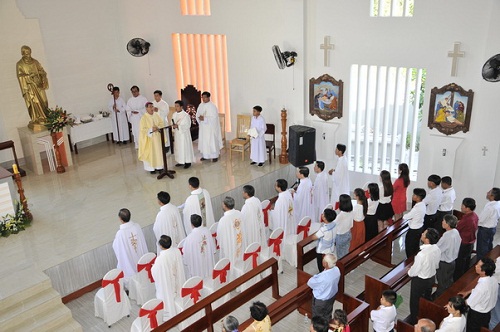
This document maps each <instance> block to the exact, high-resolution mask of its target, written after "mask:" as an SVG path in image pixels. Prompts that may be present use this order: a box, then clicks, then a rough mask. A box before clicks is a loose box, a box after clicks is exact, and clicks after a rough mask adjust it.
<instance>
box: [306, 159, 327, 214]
mask: <svg viewBox="0 0 500 332" xmlns="http://www.w3.org/2000/svg"><path fill="white" fill-rule="evenodd" d="M314 173H316V179H314V185H313V207H314V216H311V217H312V218H313V219H312V221H313V222H317V223H320V222H321V213H323V210H324V209H325V208H326V206H327V205H328V204H330V192H329V188H328V173H327V171H325V163H324V162H322V161H316V164H314ZM299 221H300V220H299Z"/></svg>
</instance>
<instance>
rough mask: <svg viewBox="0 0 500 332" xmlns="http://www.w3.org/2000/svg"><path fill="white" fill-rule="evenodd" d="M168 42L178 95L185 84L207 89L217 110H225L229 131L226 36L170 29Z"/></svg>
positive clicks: (229, 129) (227, 129)
mask: <svg viewBox="0 0 500 332" xmlns="http://www.w3.org/2000/svg"><path fill="white" fill-rule="evenodd" d="M172 46H173V52H174V66H175V77H176V82H177V91H178V92H179V97H180V91H181V89H183V88H184V87H185V86H186V85H188V84H192V85H194V86H195V87H196V88H197V89H198V90H201V91H209V92H210V93H211V95H212V96H211V100H212V101H213V102H214V104H216V105H217V108H218V109H219V113H222V114H225V117H226V131H227V132H229V131H231V121H229V120H228V119H230V116H231V113H230V107H229V79H228V71H227V48H226V36H225V35H205V34H186V33H174V34H172Z"/></svg>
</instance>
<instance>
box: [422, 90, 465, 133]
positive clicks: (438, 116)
mask: <svg viewBox="0 0 500 332" xmlns="http://www.w3.org/2000/svg"><path fill="white" fill-rule="evenodd" d="M473 99H474V92H473V91H472V90H469V91H465V90H464V89H463V88H462V87H461V86H459V85H456V84H455V83H451V84H448V85H445V86H443V87H442V88H439V89H438V88H437V87H436V88H433V89H432V90H431V100H430V102H429V124H428V126H429V128H431V129H432V128H436V129H437V130H438V131H440V132H441V133H443V134H446V135H451V134H456V133H458V132H459V131H463V132H464V133H466V132H468V131H469V127H470V119H471V115H472V101H473Z"/></svg>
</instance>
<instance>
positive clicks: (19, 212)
mask: <svg viewBox="0 0 500 332" xmlns="http://www.w3.org/2000/svg"><path fill="white" fill-rule="evenodd" d="M15 205H16V209H15V213H14V215H11V214H7V215H5V216H3V217H0V234H1V235H2V236H4V237H8V236H9V235H10V234H17V233H19V232H20V231H24V229H25V228H26V227H28V226H30V224H31V221H30V219H29V218H28V216H27V215H26V213H25V211H24V210H23V206H22V205H21V203H19V202H16V203H15Z"/></svg>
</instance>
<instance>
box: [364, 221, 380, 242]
mask: <svg viewBox="0 0 500 332" xmlns="http://www.w3.org/2000/svg"><path fill="white" fill-rule="evenodd" d="M377 234H378V222H377V217H376V216H374V215H367V216H366V217H365V242H368V241H370V240H371V239H373V238H374V237H375V236H377Z"/></svg>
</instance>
